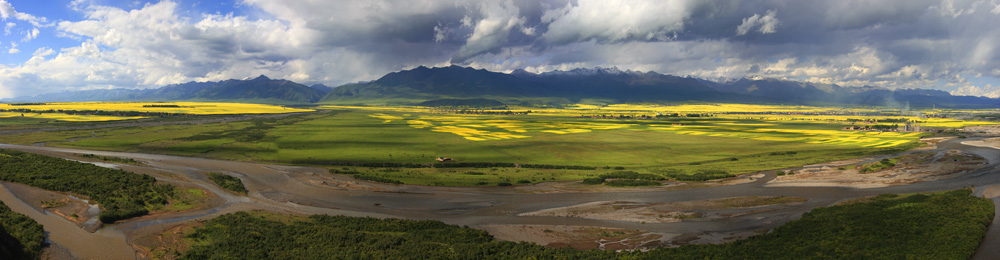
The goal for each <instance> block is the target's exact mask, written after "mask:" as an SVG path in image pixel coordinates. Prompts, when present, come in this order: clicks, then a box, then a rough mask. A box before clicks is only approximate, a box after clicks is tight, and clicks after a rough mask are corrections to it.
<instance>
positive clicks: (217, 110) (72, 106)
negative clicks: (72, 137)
mask: <svg viewBox="0 0 1000 260" xmlns="http://www.w3.org/2000/svg"><path fill="white" fill-rule="evenodd" d="M13 109H31V110H33V111H46V110H75V111H85V110H100V111H131V112H148V113H178V114H192V115H222V114H271V113H293V112H308V111H313V110H311V109H298V108H288V107H281V106H273V105H264V104H247V103H201V102H166V103H161V102H75V103H22V104H18V103H12V104H0V110H13ZM25 116H27V114H25ZM93 121H103V120H93Z"/></svg>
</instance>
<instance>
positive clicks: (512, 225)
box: [0, 138, 1000, 259]
mask: <svg viewBox="0 0 1000 260" xmlns="http://www.w3.org/2000/svg"><path fill="white" fill-rule="evenodd" d="M967 141H975V139H972V138H970V139H968V140H967ZM2 148H4V149H15V150H22V151H28V152H34V153H43V154H47V155H51V156H57V157H67V158H77V155H78V154H96V155H103V156H114V157H121V158H130V159H134V160H136V161H139V162H141V164H138V165H136V164H114V163H112V164H113V165H114V167H120V168H122V169H125V170H129V171H134V172H141V173H144V174H150V175H153V176H155V177H157V178H158V179H161V180H166V181H170V182H174V183H183V184H185V185H189V186H192V187H198V188H200V189H204V190H206V191H208V192H211V193H213V194H215V195H216V196H218V198H219V200H220V201H219V202H216V203H211V204H210V206H206V207H205V208H200V209H195V210H193V211H188V212H178V213H170V214H162V215H154V216H148V217H143V218H138V219H133V220H129V221H126V222H124V223H119V224H115V225H111V226H106V227H104V228H102V229H101V230H100V231H98V232H96V233H89V232H87V231H85V230H83V229H81V228H80V227H78V226H77V224H76V223H73V222H71V221H68V220H66V219H64V218H62V217H59V216H56V215H47V214H41V213H40V212H39V211H38V209H35V208H31V207H30V206H29V207H20V208H16V210H18V211H19V212H20V211H24V212H22V213H25V214H29V216H32V217H33V218H36V219H37V220H42V221H43V224H46V223H50V224H48V225H46V229H47V231H49V233H50V235H51V236H53V239H52V240H53V242H54V243H55V244H57V245H58V246H56V247H53V248H61V247H64V248H67V249H69V251H70V252H72V253H73V254H74V255H76V256H77V257H80V258H95V257H96V258H102V259H124V258H126V257H123V256H124V255H137V256H141V257H148V256H151V254H152V251H148V250H149V249H150V248H156V247H157V242H156V241H160V240H158V239H153V238H154V237H162V236H161V234H162V232H164V231H168V230H174V229H175V228H177V227H179V226H183V225H189V224H190V223H195V222H196V221H204V220H207V219H211V218H213V217H215V216H219V215H221V214H225V213H231V212H237V211H244V210H252V209H261V210H267V211H274V212H285V213H296V214H335V215H347V216H374V217H397V218H407V219H436V220H441V221H444V222H445V223H448V224H456V225H468V226H472V227H479V228H484V229H486V230H488V231H492V232H493V233H494V235H495V236H497V237H499V238H506V239H511V240H528V241H533V242H543V243H547V244H549V245H552V246H572V247H579V248H606V249H619V248H644V247H659V246H674V245H680V244H688V243H717V242H721V241H729V240H732V239H735V238H740V237H746V236H748V235H752V234H754V233H755V232H759V231H764V230H768V229H771V228H775V227H777V226H780V225H782V224H783V223H786V222H788V221H790V220H794V219H798V218H799V217H800V215H801V214H802V213H803V212H806V211H809V210H811V209H813V208H816V207H824V206H830V205H833V204H835V203H838V202H841V201H844V200H847V199H851V198H858V197H864V196H872V195H878V194H883V193H912V192H922V191H939V190H947V189H956V188H963V187H970V186H975V187H977V188H976V194H984V191H985V195H989V194H994V193H995V192H993V189H992V188H990V189H987V190H984V189H985V188H986V187H988V186H989V185H990V184H997V183H1000V175H997V174H995V172H996V167H997V166H1000V161H998V160H1000V151H998V150H996V149H992V148H980V147H975V146H968V145H965V144H963V143H962V142H960V141H959V140H946V141H942V142H940V143H938V144H937V147H935V148H933V149H927V150H929V152H936V153H944V154H948V153H949V151H952V150H959V151H963V152H964V153H967V154H969V156H970V157H969V158H977V157H978V158H985V160H982V159H978V160H980V161H978V162H984V163H986V164H983V165H981V166H980V167H979V168H976V169H968V170H967V171H966V172H964V173H957V174H956V175H954V176H950V178H939V179H932V180H927V181H923V182H916V183H912V184H911V183H900V184H906V185H895V186H884V187H871V188H845V187H774V186H773V185H770V184H771V183H773V182H775V181H780V179H781V178H787V177H788V176H782V177H778V176H776V173H775V172H774V171H770V172H764V173H763V176H758V177H757V178H755V179H754V180H752V181H749V178H750V177H749V176H746V177H742V178H741V179H745V180H748V181H747V182H744V183H742V184H732V185H726V186H717V185H704V186H702V185H697V184H687V185H688V186H690V187H688V188H682V189H676V188H661V189H652V190H650V189H643V190H641V191H624V190H605V191H601V192H586V193H579V191H564V192H558V193H545V192H542V193H533V192H530V193H526V192H524V190H523V189H521V188H502V187H501V188H498V187H427V186H413V185H390V184H381V183H371V182H365V181H359V180H355V179H353V178H348V177H347V176H344V175H330V174H328V173H326V171H325V169H317V168H310V167H299V166H281V165H269V164H258V163H249V162H238V161H223V160H213V159H204V158H190V157H179V156H169V155H154V154H141V153H124V152H107V151H91V150H80V149H72V148H55V147H33V146H16V145H3V146H2ZM973 155H975V156H973ZM892 156H903V155H902V154H900V155H890V156H889V157H892ZM872 159H877V158H872ZM793 170H794V171H797V172H800V171H802V169H793ZM203 172H226V173H232V174H234V175H236V176H239V177H240V179H241V180H242V181H243V182H244V184H245V185H246V187H247V188H248V189H249V190H250V192H249V194H248V196H241V195H237V194H233V193H230V192H226V191H222V190H221V189H220V188H218V187H217V186H214V185H213V184H212V183H211V182H210V181H209V180H207V178H205V177H204V175H203V174H202V173H203ZM806 175H808V174H807V173H802V174H801V175H799V174H796V175H795V176H806ZM317 178H319V179H317ZM320 179H323V180H329V181H323V180H320ZM310 180H311V181H310ZM317 180H320V181H319V182H317ZM324 182H325V183H324ZM565 185H567V186H573V185H582V184H565ZM809 186H811V185H809ZM19 189H20V190H21V192H22V193H23V192H28V191H24V190H25V189H23V188H19ZM5 190H8V191H7V192H4V193H5V194H11V193H9V191H14V189H6V188H5ZM0 195H2V194H0ZM985 195H984V196H985ZM748 196H749V197H748ZM761 196H765V197H761ZM775 197H784V198H789V199H790V201H787V202H780V203H778V204H773V205H772V204H770V203H771V202H767V203H764V202H762V203H756V202H752V203H751V202H746V200H747V199H740V198H756V199H751V201H752V200H761V199H767V198H775ZM734 198H736V199H735V200H734ZM0 199H3V201H4V202H5V203H7V204H9V205H10V204H14V205H17V204H21V205H27V204H26V203H27V201H22V200H20V199H17V197H15V196H6V195H5V196H0ZM595 201H597V202H599V203H596V204H595ZM600 201H606V202H600ZM704 201H717V202H716V203H720V205H726V204H727V203H722V202H718V201H723V202H725V201H736V202H728V203H729V204H728V205H729V206H719V207H708V208H704V207H707V206H704V207H702V208H690V207H686V206H681V205H692V204H704ZM739 201H743V202H742V203H749V204H746V205H740V203H737V202H739ZM733 203H735V204H733ZM581 205H584V206H582V207H583V208H580V207H581ZM586 205H590V206H586ZM568 209H575V210H578V211H581V212H574V213H572V214H569V213H566V212H572V211H573V210H568ZM626 209H627V210H631V211H636V212H635V213H636V214H638V215H640V216H646V217H640V218H638V219H634V220H632V221H628V219H625V220H626V221H621V220H622V219H620V218H619V217H616V216H617V215H614V214H612V215H607V214H609V213H611V212H613V211H615V210H626ZM567 210H568V211H567ZM560 211H562V212H564V213H558V212H560ZM31 212H35V213H31ZM532 212H536V213H532ZM544 212H551V213H544ZM587 212H589V213H587ZM602 212H604V213H602ZM671 212H674V213H671ZM676 212H682V214H679V215H678V214H676ZM595 214H596V215H595ZM659 215H664V218H661V217H660V216H659ZM647 220H648V221H647ZM518 228H519V229H523V230H524V232H527V234H532V233H537V232H542V233H544V234H546V236H538V237H535V236H531V237H532V238H533V239H525V238H526V237H525V236H523V235H517V234H518V233H517V232H514V233H511V230H512V229H518ZM539 230H541V231H539ZM545 230H551V232H546V231H545ZM607 233H611V234H617V235H615V236H614V237H617V239H618V240H617V242H614V241H610V242H609V241H608V239H607V238H608V237H606V236H603V234H607ZM998 235H1000V234H998V233H997V231H996V230H994V229H991V231H990V233H988V235H987V240H986V241H992V240H995V239H997V236H998ZM94 236H97V237H98V238H100V239H102V240H100V241H107V242H104V243H107V244H109V245H112V244H118V245H122V244H127V245H131V247H128V248H137V249H138V250H133V249H125V247H121V248H122V249H121V250H103V251H102V252H104V251H107V252H108V253H111V254H112V255H107V253H103V254H102V253H94V252H93V251H92V250H90V249H88V248H89V247H92V246H88V245H87V244H79V243H78V242H81V241H95V240H94V239H95V238H94ZM546 237H548V238H546ZM114 240H117V241H118V242H111V241H114ZM164 241H169V239H167V240H164ZM588 241H589V242H588ZM602 241H603V242H602ZM992 250H995V247H982V248H980V252H979V254H981V255H990V254H995V253H996V252H992ZM136 252H138V253H136ZM120 256H121V257H120ZM127 258H129V259H131V258H132V257H127Z"/></svg>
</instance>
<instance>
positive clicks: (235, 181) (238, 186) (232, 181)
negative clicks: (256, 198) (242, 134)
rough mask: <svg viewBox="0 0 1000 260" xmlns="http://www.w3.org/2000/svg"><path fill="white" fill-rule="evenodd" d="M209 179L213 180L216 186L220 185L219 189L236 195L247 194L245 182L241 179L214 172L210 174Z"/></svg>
mask: <svg viewBox="0 0 1000 260" xmlns="http://www.w3.org/2000/svg"><path fill="white" fill-rule="evenodd" d="M208 178H209V179H211V180H212V182H214V183H215V185H219V187H222V188H223V189H227V190H230V191H233V192H236V193H244V194H245V193H247V188H246V187H244V186H243V181H241V180H240V179H239V178H236V177H233V176H229V175H225V174H221V173H214V172H210V173H208Z"/></svg>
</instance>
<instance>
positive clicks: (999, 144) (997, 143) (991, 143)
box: [962, 138, 1000, 149]
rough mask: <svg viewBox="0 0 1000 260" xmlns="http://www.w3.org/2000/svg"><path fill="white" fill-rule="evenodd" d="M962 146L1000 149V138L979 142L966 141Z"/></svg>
mask: <svg viewBox="0 0 1000 260" xmlns="http://www.w3.org/2000/svg"><path fill="white" fill-rule="evenodd" d="M962 144H964V145H969V146H978V147H987V148H993V149H1000V138H989V139H983V140H977V141H964V142H962Z"/></svg>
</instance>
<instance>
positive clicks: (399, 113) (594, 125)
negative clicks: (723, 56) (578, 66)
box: [325, 104, 992, 148]
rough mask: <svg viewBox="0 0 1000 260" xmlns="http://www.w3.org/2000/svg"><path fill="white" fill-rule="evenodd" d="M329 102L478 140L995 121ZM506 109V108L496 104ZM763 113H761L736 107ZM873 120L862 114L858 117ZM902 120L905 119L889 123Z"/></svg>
mask: <svg viewBox="0 0 1000 260" xmlns="http://www.w3.org/2000/svg"><path fill="white" fill-rule="evenodd" d="M325 108H328V109H344V108H347V109H359V110H366V111H372V112H375V113H372V114H371V115H369V117H372V118H377V119H381V120H384V121H383V123H391V122H394V121H403V122H406V123H407V124H408V125H409V126H410V127H412V128H415V129H423V130H429V131H434V132H444V133H451V134H455V135H457V136H460V137H462V138H464V139H466V140H471V141H497V140H509V139H526V138H532V137H536V136H539V135H546V134H557V135H565V134H576V133H590V132H594V131H603V130H631V131H650V132H663V133H672V134H680V135H692V136H712V137H728V138H741V139H753V140H761V141H781V142H801V143H812V144H829V145H841V146H852V147H870V148H891V147H896V146H901V145H905V144H909V143H913V142H916V140H917V139H919V138H920V137H921V136H924V135H926V133H922V132H895V131H886V132H877V131H852V130H842V128H843V127H845V126H851V125H854V124H858V125H872V124H879V123H878V121H879V120H887V119H893V120H899V119H906V120H908V121H911V123H912V124H913V125H919V126H920V127H922V128H923V129H943V128H958V127H964V126H968V125H982V124H992V123H990V122H973V121H962V120H957V119H950V118H923V117H914V116H909V117H907V116H864V114H866V113H868V114H872V113H878V112H881V111H879V110H876V109H843V108H827V107H810V106H775V105H745V104H698V105H677V106H666V105H631V104H622V105H608V106H595V105H584V104H578V105H573V106H568V107H566V108H544V109H538V108H521V109H517V108H513V109H511V110H512V111H529V110H530V111H531V113H530V115H528V116H498V115H472V114H454V113H450V112H448V111H447V110H438V109H434V108H424V107H357V106H350V107H348V106H327V107H325ZM490 111H501V110H490ZM731 112H740V113H761V114H733V113H731ZM657 113H660V114H670V113H678V114H681V115H685V114H688V113H695V114H702V115H707V116H704V117H684V116H681V117H671V118H666V119H655V120H630V119H591V118H580V117H583V116H591V115H629V116H638V115H656V114H657ZM859 120H860V121H867V122H857V121H859ZM883 124H898V125H903V123H883Z"/></svg>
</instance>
